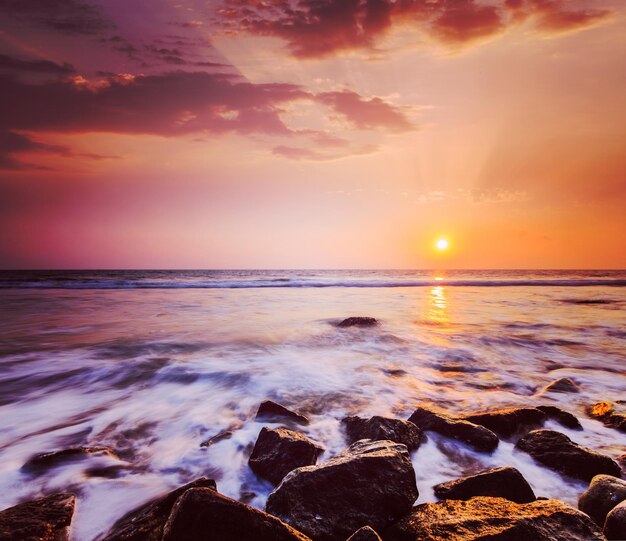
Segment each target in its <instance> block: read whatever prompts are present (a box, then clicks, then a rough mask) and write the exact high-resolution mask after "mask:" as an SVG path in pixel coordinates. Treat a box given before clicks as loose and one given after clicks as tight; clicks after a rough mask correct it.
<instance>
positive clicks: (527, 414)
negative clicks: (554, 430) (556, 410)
mask: <svg viewBox="0 0 626 541" xmlns="http://www.w3.org/2000/svg"><path fill="white" fill-rule="evenodd" d="M463 419H465V420H466V421H469V422H471V423H475V424H477V425H481V426H484V427H485V428H488V429H489V430H491V431H493V432H495V433H496V434H498V436H501V437H503V438H510V437H512V436H514V435H516V434H519V433H521V432H523V431H525V430H528V429H530V428H536V427H539V426H541V425H542V424H543V423H544V421H545V420H546V414H545V413H544V412H543V411H541V410H539V409H537V408H507V409H501V410H496V411H490V412H487V413H477V414H473V415H466V416H464V417H463Z"/></svg>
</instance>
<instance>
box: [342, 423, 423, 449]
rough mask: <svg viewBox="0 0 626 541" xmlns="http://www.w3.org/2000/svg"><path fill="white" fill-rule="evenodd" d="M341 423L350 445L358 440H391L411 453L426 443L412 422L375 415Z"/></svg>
mask: <svg viewBox="0 0 626 541" xmlns="http://www.w3.org/2000/svg"><path fill="white" fill-rule="evenodd" d="M341 422H342V423H343V425H344V428H345V429H346V434H347V436H348V441H349V442H350V443H354V442H355V441H358V440H390V441H395V442H396V443H402V444H404V445H406V446H407V448H408V449H409V451H413V450H415V449H417V448H418V447H419V446H420V444H421V443H422V441H424V434H423V433H422V431H421V430H420V429H419V428H418V427H417V426H415V425H414V424H413V423H412V422H410V421H403V420H402V419H391V418H389V417H380V416H378V415H375V416H374V417H370V418H369V419H363V418H362V417H346V418H345V419H343V420H342V421H341Z"/></svg>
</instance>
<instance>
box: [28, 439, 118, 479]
mask: <svg viewBox="0 0 626 541" xmlns="http://www.w3.org/2000/svg"><path fill="white" fill-rule="evenodd" d="M91 456H108V457H110V458H115V459H118V458H119V457H118V456H117V454H116V453H115V451H113V450H112V449H111V448H110V447H102V446H91V447H71V448H69V449H62V450H60V451H51V452H50V453H42V454H40V455H35V456H32V457H31V458H29V459H28V460H27V461H26V463H25V464H24V465H23V466H22V471H24V472H26V473H30V474H33V475H40V474H42V473H44V472H46V471H47V470H51V469H52V468H57V467H59V466H63V465H64V464H69V463H71V462H76V461H78V460H84V459H86V458H89V457H91Z"/></svg>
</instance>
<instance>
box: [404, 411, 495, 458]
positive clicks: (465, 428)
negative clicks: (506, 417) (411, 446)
mask: <svg viewBox="0 0 626 541" xmlns="http://www.w3.org/2000/svg"><path fill="white" fill-rule="evenodd" d="M409 421H410V422H412V423H413V424H415V425H417V426H418V427H419V428H421V429H422V430H432V431H433V432H437V433H439V434H441V435H443V436H447V437H449V438H454V439H455V440H459V441H462V442H464V443H467V444H468V445H471V446H472V447H473V448H474V449H476V450H477V451H483V452H491V451H493V450H494V449H495V448H496V447H497V446H498V441H499V440H498V436H496V435H495V434H494V433H493V432H492V431H491V430H488V429H487V428H485V427H483V426H479V425H477V424H474V423H471V422H469V421H464V420H461V419H455V418H452V417H449V416H447V415H445V414H443V413H438V412H436V411H433V410H430V409H428V408H417V409H416V410H415V411H414V412H413V414H412V415H411V417H409Z"/></svg>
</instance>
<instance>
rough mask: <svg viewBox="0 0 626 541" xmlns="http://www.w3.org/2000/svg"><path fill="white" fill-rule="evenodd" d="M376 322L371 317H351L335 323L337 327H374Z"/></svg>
mask: <svg viewBox="0 0 626 541" xmlns="http://www.w3.org/2000/svg"><path fill="white" fill-rule="evenodd" d="M376 325H378V320H377V319H376V318H373V317H364V316H353V317H349V318H346V319H344V320H343V321H340V322H339V323H337V327H375V326H376Z"/></svg>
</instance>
